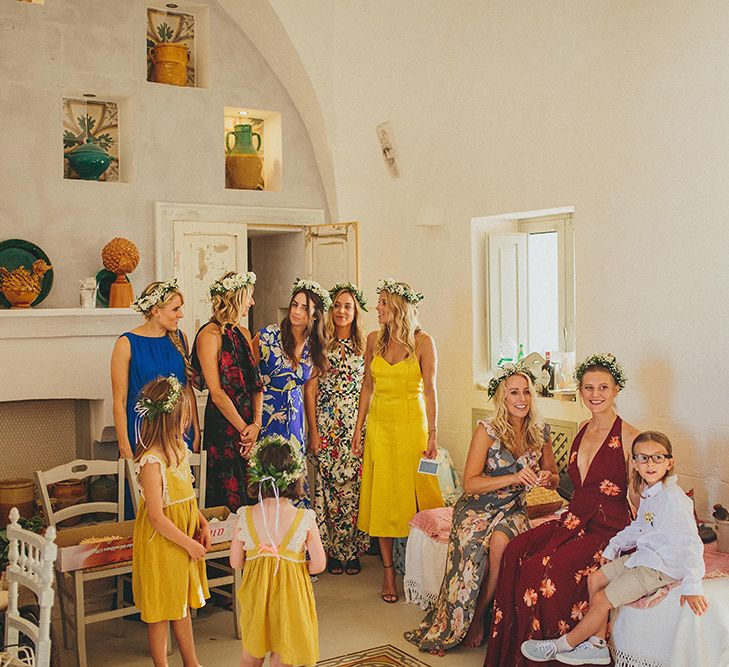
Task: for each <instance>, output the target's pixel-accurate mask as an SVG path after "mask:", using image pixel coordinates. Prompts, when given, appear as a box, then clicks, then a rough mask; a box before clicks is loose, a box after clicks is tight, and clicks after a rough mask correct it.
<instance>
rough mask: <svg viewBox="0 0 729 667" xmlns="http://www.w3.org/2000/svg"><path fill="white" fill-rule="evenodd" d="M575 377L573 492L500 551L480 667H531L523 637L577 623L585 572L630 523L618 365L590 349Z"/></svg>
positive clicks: (584, 603)
mask: <svg viewBox="0 0 729 667" xmlns="http://www.w3.org/2000/svg"><path fill="white" fill-rule="evenodd" d="M595 359H597V360H598V361H597V363H588V362H591V361H594V360H595ZM606 360H607V361H606ZM577 376H578V380H579V383H580V385H579V390H580V396H581V397H582V400H583V402H584V403H585V405H586V406H587V408H588V409H589V410H590V412H591V413H592V417H591V419H590V420H589V421H587V422H586V423H585V424H584V425H583V426H582V428H581V429H580V431H579V433H578V434H577V437H576V438H575V440H574V442H573V443H572V450H571V452H570V458H569V464H568V473H569V476H570V478H571V480H572V482H573V484H574V489H575V491H574V496H573V497H572V500H571V502H570V504H569V506H568V508H567V511H565V512H564V514H562V516H561V517H560V519H559V520H558V521H549V522H547V523H544V524H542V525H541V526H539V527H537V528H535V529H533V530H530V531H528V532H526V533H524V534H523V535H520V536H519V537H517V538H516V539H514V540H513V541H512V542H511V543H510V544H509V546H508V547H507V549H506V551H505V552H504V556H503V558H502V561H501V573H500V575H499V582H498V586H497V589H496V597H495V599H494V607H493V614H492V626H491V634H490V638H489V641H488V650H487V653H486V660H485V662H484V664H485V665H486V666H487V667H495V666H499V667H524V666H526V665H531V664H532V662H531V661H529V660H527V659H526V658H525V657H523V656H522V654H521V651H520V646H521V644H522V642H524V641H525V640H527V639H541V638H543V637H554V636H557V635H561V634H565V633H567V632H569V630H571V629H572V628H573V627H574V626H575V625H576V624H577V622H578V621H579V620H580V619H581V618H582V617H583V616H584V614H585V612H586V611H587V607H588V600H589V595H588V592H587V576H588V575H589V574H590V572H592V571H593V570H596V569H597V568H598V567H599V566H600V559H601V556H602V550H603V549H604V548H605V546H606V545H607V543H608V542H609V541H610V539H611V538H612V537H613V535H615V534H616V533H617V532H618V531H620V530H622V529H623V528H624V527H625V526H626V525H627V524H628V523H629V521H630V511H629V507H628V501H627V495H626V493H627V489H628V482H627V475H626V470H627V467H626V459H627V456H628V455H629V453H630V447H631V445H632V443H633V439H634V438H635V437H636V435H637V434H638V432H637V430H636V429H635V428H634V427H632V426H631V425H629V424H627V423H625V422H623V421H622V419H620V417H619V416H617V414H616V412H615V404H614V400H615V397H616V396H617V394H618V391H619V390H620V388H621V387H622V386H623V385H624V384H625V380H624V378H623V375H622V369H620V367H619V366H618V365H617V362H615V360H614V358H612V357H611V356H610V355H607V356H605V355H597V356H595V357H591V358H589V359H588V360H587V362H584V363H583V364H581V365H580V367H578V372H577ZM545 664H546V663H545ZM549 664H550V665H553V667H556V666H557V665H558V664H559V663H557V662H556V661H555V662H550V663H549Z"/></svg>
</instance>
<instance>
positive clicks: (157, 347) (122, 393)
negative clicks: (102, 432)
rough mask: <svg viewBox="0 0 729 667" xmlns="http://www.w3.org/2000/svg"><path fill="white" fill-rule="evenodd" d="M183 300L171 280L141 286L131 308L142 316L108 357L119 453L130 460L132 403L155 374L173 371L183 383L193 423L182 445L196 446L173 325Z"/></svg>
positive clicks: (183, 353)
mask: <svg viewBox="0 0 729 667" xmlns="http://www.w3.org/2000/svg"><path fill="white" fill-rule="evenodd" d="M183 303H184V300H183V298H182V293H181V292H180V290H179V288H178V286H177V280H168V281H166V282H153V283H150V284H149V285H147V287H146V288H145V289H144V291H143V292H142V294H141V296H140V297H139V298H138V299H137V300H136V301H135V302H134V303H133V304H132V308H134V309H135V310H136V311H138V312H140V313H142V314H143V315H144V318H145V321H144V324H142V325H141V326H138V327H136V328H135V329H132V330H131V331H127V332H126V333H123V334H122V335H121V336H119V338H118V339H117V341H116V344H115V345H114V351H113V352H112V355H111V391H112V397H113V411H114V426H115V427H116V435H117V440H118V442H119V454H120V456H121V457H122V458H127V459H131V458H133V456H134V453H135V451H136V449H137V437H136V424H137V418H138V415H136V414H135V412H134V406H135V404H136V402H137V398H138V395H139V392H140V390H141V389H142V387H143V386H144V385H145V384H147V383H148V382H150V381H151V380H154V379H156V378H158V377H168V376H170V375H175V376H176V377H177V378H178V379H179V380H180V382H181V383H182V384H183V385H184V386H186V392H187V395H188V400H189V401H190V402H191V406H192V416H193V424H192V427H191V428H190V430H189V431H188V433H187V434H186V435H185V441H186V442H187V446H188V447H189V448H190V449H191V450H193V451H195V452H197V451H199V450H200V427H199V424H198V419H197V407H196V404H195V396H194V394H193V391H192V386H191V385H190V384H188V379H189V378H190V377H191V375H192V367H191V366H190V363H189V361H188V359H187V349H188V348H187V339H186V338H185V334H184V333H182V331H180V330H179V328H178V323H179V321H180V320H181V319H182V316H183V315H182V305H183Z"/></svg>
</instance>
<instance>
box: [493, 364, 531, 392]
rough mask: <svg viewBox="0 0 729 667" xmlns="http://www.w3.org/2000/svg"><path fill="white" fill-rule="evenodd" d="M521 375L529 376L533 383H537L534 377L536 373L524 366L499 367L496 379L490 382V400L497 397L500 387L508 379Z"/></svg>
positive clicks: (506, 365) (508, 365) (495, 375)
mask: <svg viewBox="0 0 729 667" xmlns="http://www.w3.org/2000/svg"><path fill="white" fill-rule="evenodd" d="M519 373H522V374H523V375H526V376H528V377H529V379H530V380H531V381H532V382H536V381H537V378H536V377H534V373H532V371H531V370H530V369H529V368H527V367H526V366H525V365H524V364H504V365H503V366H499V368H498V369H497V371H496V373H495V374H494V377H492V378H491V380H490V382H489V387H488V394H489V398H493V397H494V396H495V395H496V390H497V389H498V388H499V385H500V384H501V383H502V382H503V381H504V380H506V378H508V377H511V376H512V375H517V374H519Z"/></svg>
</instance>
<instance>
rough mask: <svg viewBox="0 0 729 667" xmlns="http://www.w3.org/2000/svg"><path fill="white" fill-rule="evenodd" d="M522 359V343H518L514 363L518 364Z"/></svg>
mask: <svg viewBox="0 0 729 667" xmlns="http://www.w3.org/2000/svg"><path fill="white" fill-rule="evenodd" d="M522 359H524V343H519V354H517V355H516V363H517V364H518V363H519V362H520V361H522Z"/></svg>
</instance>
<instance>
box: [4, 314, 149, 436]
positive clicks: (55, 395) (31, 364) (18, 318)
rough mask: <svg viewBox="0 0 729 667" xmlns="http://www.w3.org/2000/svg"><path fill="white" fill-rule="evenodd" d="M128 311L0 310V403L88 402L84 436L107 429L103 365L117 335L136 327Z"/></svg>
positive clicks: (136, 317) (108, 411) (107, 388)
mask: <svg viewBox="0 0 729 667" xmlns="http://www.w3.org/2000/svg"><path fill="white" fill-rule="evenodd" d="M141 322H142V321H141V316H140V315H139V313H136V312H134V311H133V310H131V309H130V308H113V309H106V308H45V309H44V308H38V309H29V310H25V309H19V310H4V311H0V360H1V362H0V368H2V381H1V382H0V401H26V400H43V399H81V400H88V401H90V406H91V407H90V424H89V426H90V436H91V438H92V439H93V440H102V439H103V437H102V434H103V432H104V429H105V428H113V423H114V422H113V419H112V406H111V381H110V379H109V361H110V359H111V352H112V349H113V347H114V342H115V341H116V339H117V338H118V337H119V335H120V334H122V333H124V332H125V331H129V330H130V329H133V328H134V327H136V326H139V325H140V324H141Z"/></svg>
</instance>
